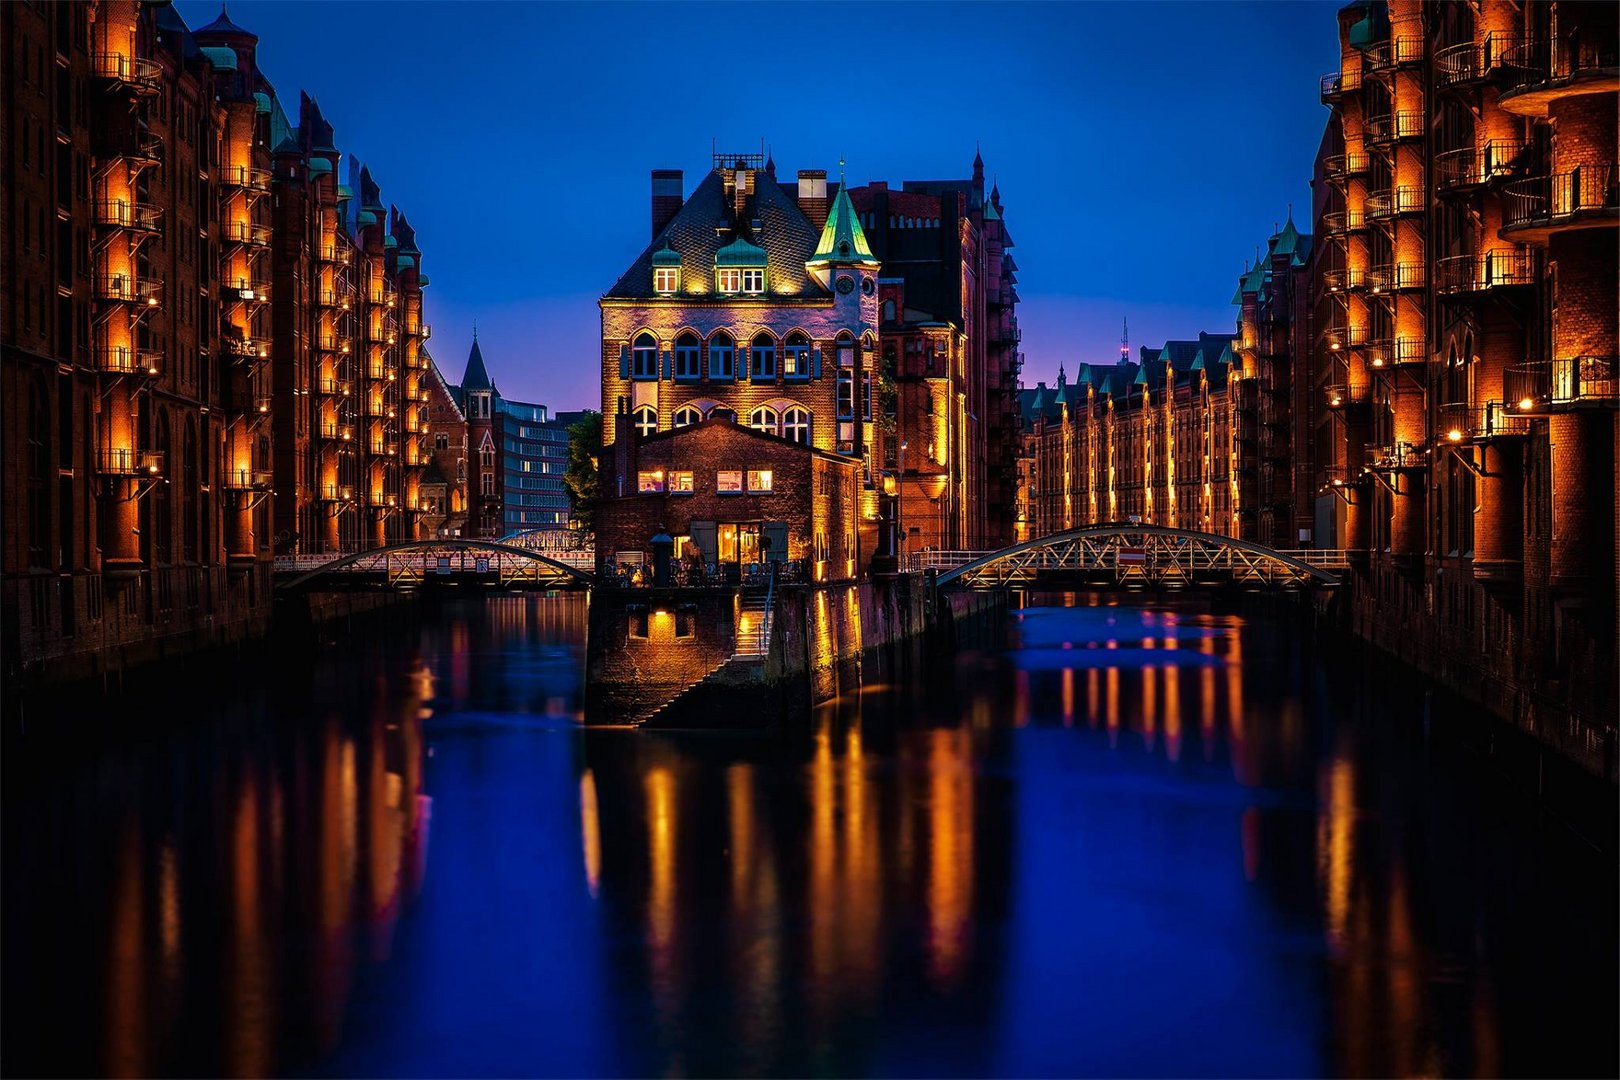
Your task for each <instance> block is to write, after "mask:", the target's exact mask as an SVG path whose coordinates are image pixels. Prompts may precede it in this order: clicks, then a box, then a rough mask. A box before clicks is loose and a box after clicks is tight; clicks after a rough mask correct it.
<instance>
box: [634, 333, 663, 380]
mask: <svg viewBox="0 0 1620 1080" xmlns="http://www.w3.org/2000/svg"><path fill="white" fill-rule="evenodd" d="M630 360H631V364H630V374H631V375H632V376H633V377H634V378H637V379H656V378H658V340H657V339H656V338H654V337H653V336H652V335H651V334H642V335H640V336H639V337H637V338H636V342H635V344H634V345H632V346H631V348H630Z"/></svg>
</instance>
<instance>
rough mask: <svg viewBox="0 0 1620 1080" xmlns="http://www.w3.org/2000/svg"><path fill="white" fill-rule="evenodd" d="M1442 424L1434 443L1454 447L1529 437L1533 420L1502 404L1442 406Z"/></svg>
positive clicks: (1463, 403)
mask: <svg viewBox="0 0 1620 1080" xmlns="http://www.w3.org/2000/svg"><path fill="white" fill-rule="evenodd" d="M1439 421H1440V423H1439V427H1438V429H1437V430H1438V434H1437V435H1436V437H1435V441H1436V442H1441V443H1451V444H1453V445H1456V444H1460V443H1469V442H1488V441H1489V440H1491V439H1503V438H1513V437H1518V436H1523V435H1528V434H1530V417H1529V416H1527V415H1525V414H1524V413H1522V412H1517V411H1515V410H1513V409H1511V408H1509V407H1508V406H1507V405H1506V404H1504V403H1503V402H1500V401H1488V402H1486V403H1485V404H1483V405H1473V404H1469V403H1467V402H1456V403H1452V404H1447V405H1441V406H1440V416H1439Z"/></svg>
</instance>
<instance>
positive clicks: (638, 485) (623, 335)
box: [597, 154, 879, 577]
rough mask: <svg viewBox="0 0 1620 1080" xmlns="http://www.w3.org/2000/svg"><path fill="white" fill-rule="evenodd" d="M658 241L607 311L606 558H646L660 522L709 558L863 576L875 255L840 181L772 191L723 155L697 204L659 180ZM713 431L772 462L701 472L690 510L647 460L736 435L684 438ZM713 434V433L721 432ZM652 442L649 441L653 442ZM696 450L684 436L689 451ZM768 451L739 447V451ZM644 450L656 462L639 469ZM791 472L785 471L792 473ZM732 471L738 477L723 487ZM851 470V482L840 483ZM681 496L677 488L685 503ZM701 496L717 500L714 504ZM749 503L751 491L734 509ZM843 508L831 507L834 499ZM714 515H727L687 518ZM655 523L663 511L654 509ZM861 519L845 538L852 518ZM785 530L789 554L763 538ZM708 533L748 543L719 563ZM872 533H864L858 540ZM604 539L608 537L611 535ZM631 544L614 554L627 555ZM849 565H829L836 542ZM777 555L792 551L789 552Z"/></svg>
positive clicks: (868, 539)
mask: <svg viewBox="0 0 1620 1080" xmlns="http://www.w3.org/2000/svg"><path fill="white" fill-rule="evenodd" d="M652 185H653V198H652V242H651V243H650V244H649V245H648V246H647V248H646V250H645V251H643V252H642V254H641V255H640V257H638V258H637V259H636V261H635V262H634V263H633V264H632V265H631V267H630V268H629V270H627V271H626V272H625V274H624V275H623V276H622V277H621V278H620V279H619V281H618V282H617V283H616V284H615V285H614V286H613V288H612V289H610V290H609V291H608V293H607V294H606V295H605V296H604V297H603V298H602V300H601V313H602V418H603V424H602V427H603V441H604V444H605V446H606V447H607V448H609V449H607V450H606V451H605V452H604V454H603V460H602V471H603V476H602V485H603V491H604V498H603V505H602V508H601V510H600V511H599V515H598V526H597V535H598V544H597V552H598V560H599V561H600V562H603V563H607V564H611V563H613V562H614V560H615V558H616V554H617V553H618V552H619V551H621V550H623V551H635V552H637V553H638V554H639V553H640V552H643V551H645V550H646V547H647V541H648V540H649V539H650V538H651V537H652V536H653V535H654V534H655V533H657V532H658V531H660V526H662V527H663V528H664V529H667V530H668V532H669V533H670V535H671V536H672V537H674V538H675V540H676V542H677V545H678V546H679V547H680V548H681V549H682V550H685V549H686V547H687V546H688V545H693V546H695V548H696V549H697V550H699V551H701V552H702V553H701V555H699V556H697V558H698V560H699V561H700V562H705V563H715V562H717V561H728V562H734V563H740V564H746V563H749V562H753V561H755V560H756V559H758V560H760V561H763V560H764V559H765V558H766V556H767V555H768V556H769V558H771V559H783V558H786V559H791V560H795V561H800V562H802V563H803V564H804V565H805V566H806V567H807V572H809V573H811V574H814V575H821V576H831V577H843V576H845V575H846V573H858V572H860V571H861V570H862V569H864V566H865V563H866V561H867V560H868V559H869V557H870V555H871V554H872V552H873V548H874V545H875V542H876V535H877V528H876V521H877V513H878V509H877V506H878V500H877V490H878V489H877V486H876V480H877V477H876V476H875V473H874V465H873V460H872V454H873V442H874V423H873V403H874V400H875V390H874V377H875V375H876V372H877V365H876V360H877V340H878V339H877V329H878V327H877V312H878V295H877V293H878V269H879V264H878V260H877V259H876V258H875V257H874V256H873V254H872V250H871V247H870V246H869V244H868V243H867V240H866V236H865V233H864V230H863V229H862V227H861V223H860V220H859V218H858V216H857V214H856V211H855V208H854V206H853V205H852V203H851V202H850V196H849V193H848V191H847V190H845V189H844V188H843V187H842V186H840V187H839V189H838V190H837V191H836V193H835V194H834V196H833V197H832V198H831V199H829V198H828V188H827V178H826V173H825V172H822V171H819V170H806V171H803V172H800V173H799V175H798V178H797V182H796V183H792V184H783V183H779V182H778V181H777V178H776V167H775V163H774V162H773V161H769V160H766V159H765V158H764V157H763V156H762V155H749V154H740V155H737V154H717V155H716V156H715V160H714V167H713V169H712V170H710V172H709V173H708V174H707V175H706V176H705V177H704V178H703V180H702V181H701V182H699V184H698V185H697V187H696V188H695V189H694V190H693V191H692V193H691V194H690V195H689V196H688V195H686V193H685V192H684V190H683V181H682V176H681V174H680V173H679V172H677V171H674V170H659V171H657V172H654V173H653V177H652ZM714 421H719V422H722V423H726V424H737V425H742V426H744V427H747V428H749V429H750V430H751V431H753V432H755V433H757V434H758V435H760V436H764V437H768V439H769V440H773V441H770V442H764V443H760V444H759V446H758V447H757V448H755V449H750V450H748V451H747V453H752V454H765V453H767V451H766V449H765V448H766V447H768V448H769V452H768V457H769V459H770V461H771V462H772V466H771V469H762V468H760V467H758V466H757V465H752V466H751V465H750V463H749V460H748V459H747V457H746V456H744V457H738V458H737V459H736V460H735V461H730V460H727V461H719V460H716V461H711V462H707V463H700V462H697V461H695V460H694V461H693V462H692V465H691V467H690V468H689V469H688V468H683V469H682V470H681V471H683V472H686V473H688V474H689V477H690V482H691V483H692V485H693V488H692V491H691V494H692V495H694V496H699V497H698V498H694V499H692V500H690V501H683V500H682V499H680V498H674V499H672V498H670V494H671V493H670V492H669V491H668V490H667V487H666V488H665V489H664V490H662V491H660V490H659V485H660V484H661V483H662V484H665V485H667V484H668V483H669V482H670V480H669V477H668V476H667V475H666V476H664V477H662V478H660V477H658V476H657V475H656V474H657V472H658V469H659V467H660V465H658V464H655V465H653V467H652V468H646V467H644V465H646V464H649V463H651V461H652V457H651V456H649V455H652V454H653V451H652V450H651V449H649V448H648V447H649V445H656V446H657V447H659V449H658V451H657V454H658V455H664V454H668V455H672V457H671V461H673V460H675V459H677V458H682V459H684V458H685V457H686V448H687V446H688V445H690V446H694V447H695V446H698V445H700V444H702V445H708V444H709V443H711V442H713V443H716V444H719V443H724V444H726V445H727V446H728V447H729V446H731V445H733V443H734V442H735V441H734V440H728V439H726V438H723V437H721V436H717V435H713V434H709V433H707V432H704V433H702V434H701V435H700V434H699V433H698V432H696V431H693V432H687V431H686V429H696V428H698V427H699V426H701V425H704V424H705V423H707V422H714ZM711 426H712V425H711ZM660 436H668V438H658V441H657V442H656V444H652V443H651V442H650V441H651V440H653V439H655V437H660ZM689 439H691V441H690V442H689V441H688V440H689ZM755 442H758V440H745V441H744V442H739V443H735V445H736V447H737V448H738V452H739V453H742V452H743V450H742V448H743V446H744V445H745V443H746V444H752V443H755ZM643 457H647V461H645V462H644V461H643V460H642V459H643ZM824 460H832V461H834V462H837V463H838V468H837V469H836V470H835V471H834V472H833V473H830V474H829V475H836V476H838V477H839V479H838V480H836V481H831V480H830V481H828V482H827V486H826V487H825V489H823V488H821V487H819V486H816V485H817V484H819V483H820V482H819V481H817V482H816V484H812V483H809V482H805V483H793V484H791V485H789V484H776V483H775V482H774V477H773V479H772V481H770V482H768V483H767V481H766V480H765V479H764V478H763V477H761V476H756V477H755V482H756V483H757V484H760V485H762V486H761V487H760V488H758V489H757V490H754V491H750V490H748V488H747V479H748V475H749V473H750V472H753V473H763V472H770V471H772V470H780V475H782V476H784V477H786V476H788V475H793V476H798V477H803V478H806V480H807V481H808V478H809V477H811V476H815V475H820V472H819V471H818V470H819V466H817V465H816V464H814V463H815V462H821V461H824ZM789 461H792V462H793V463H794V464H793V466H792V467H791V468H789V467H788V465H787V462H789ZM733 474H736V475H740V476H741V477H742V478H743V479H742V482H741V483H740V484H739V485H738V486H735V487H730V486H728V485H729V484H730V481H731V480H732V478H733ZM849 477H853V478H854V479H847V478H849ZM679 494H680V495H685V494H686V493H685V492H681V493H679ZM708 496H719V497H720V498H719V501H717V502H712V503H711V502H709V501H707V497H708ZM731 496H742V497H741V498H734V499H732V498H729V497H731ZM835 504H836V505H835ZM698 506H704V507H713V508H714V512H715V513H717V514H719V515H720V516H719V517H694V516H693V514H692V511H691V509H690V508H692V507H698ZM660 515H663V516H660ZM853 522H859V523H860V525H859V526H858V527H857V528H856V529H855V530H854V531H855V533H856V535H854V536H845V535H844V533H846V532H847V531H848V530H847V529H846V528H845V527H844V526H845V524H846V523H853ZM778 527H780V528H781V529H782V535H784V536H785V543H780V542H779V543H777V544H776V545H775V546H774V548H772V547H769V546H768V545H766V544H765V543H764V541H765V538H767V537H771V536H775V535H777V529H778ZM711 528H712V529H713V530H714V532H715V534H716V536H718V535H719V534H727V535H736V536H739V537H741V539H739V540H737V541H736V543H735V544H733V545H731V546H728V547H727V549H726V551H727V554H728V555H729V558H728V559H726V560H719V559H718V556H719V554H720V553H719V552H718V550H714V551H711V550H708V549H709V548H717V545H718V544H719V540H718V539H716V540H714V541H710V542H709V543H707V544H705V543H704V541H705V539H706V538H708V537H709V536H710V530H711ZM863 533H864V534H865V538H864V539H863V538H862V536H861V534H863ZM604 537H606V538H609V539H608V540H607V542H603V538H604ZM621 545H622V548H621ZM835 546H836V547H837V548H839V549H840V550H843V549H845V548H846V547H847V549H848V550H850V551H853V552H854V553H855V554H854V555H853V556H852V557H842V558H841V557H837V556H835V555H834V554H833V553H832V549H833V548H834V547H835ZM784 548H785V550H784Z"/></svg>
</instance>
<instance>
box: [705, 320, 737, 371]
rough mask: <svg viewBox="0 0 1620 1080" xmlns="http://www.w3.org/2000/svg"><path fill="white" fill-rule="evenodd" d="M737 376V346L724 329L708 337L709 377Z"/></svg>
mask: <svg viewBox="0 0 1620 1080" xmlns="http://www.w3.org/2000/svg"><path fill="white" fill-rule="evenodd" d="M736 377H737V346H736V344H735V343H734V342H733V341H732V340H731V335H730V334H727V333H725V332H724V331H722V332H720V333H718V334H716V335H714V337H712V338H710V339H709V378H711V379H735V378H736Z"/></svg>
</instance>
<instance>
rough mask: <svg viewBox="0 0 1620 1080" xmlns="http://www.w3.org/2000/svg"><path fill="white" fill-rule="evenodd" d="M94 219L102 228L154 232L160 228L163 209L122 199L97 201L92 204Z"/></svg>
mask: <svg viewBox="0 0 1620 1080" xmlns="http://www.w3.org/2000/svg"><path fill="white" fill-rule="evenodd" d="M93 213H94V220H95V223H96V225H97V226H98V227H100V228H104V229H130V230H133V231H136V232H148V233H155V232H158V231H159V230H161V228H162V222H163V210H162V208H161V207H157V206H149V205H147V204H146V203H132V202H126V201H124V200H122V199H116V200H110V201H105V202H98V203H96V204H95V206H94V211H93Z"/></svg>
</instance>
